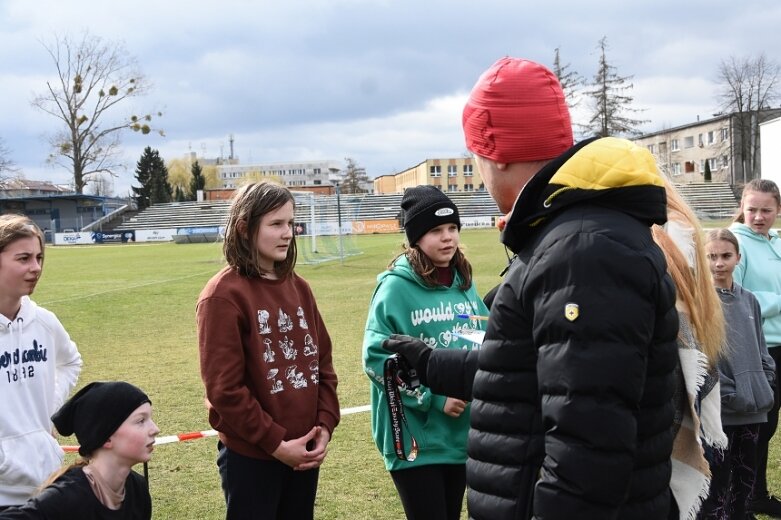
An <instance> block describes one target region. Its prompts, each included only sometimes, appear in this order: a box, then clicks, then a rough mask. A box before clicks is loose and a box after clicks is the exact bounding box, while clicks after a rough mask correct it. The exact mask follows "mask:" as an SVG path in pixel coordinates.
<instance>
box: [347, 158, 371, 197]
mask: <svg viewBox="0 0 781 520" xmlns="http://www.w3.org/2000/svg"><path fill="white" fill-rule="evenodd" d="M344 161H345V162H346V163H347V166H346V167H345V169H344V174H343V175H342V193H365V192H366V190H365V189H363V188H362V187H361V184H364V183H366V182H368V181H369V176H368V175H366V168H364V167H363V166H360V165H359V164H358V163H357V162H355V159H353V158H352V157H345V158H344Z"/></svg>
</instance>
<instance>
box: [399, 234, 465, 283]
mask: <svg viewBox="0 0 781 520" xmlns="http://www.w3.org/2000/svg"><path fill="white" fill-rule="evenodd" d="M405 255H406V257H407V261H408V262H409V265H410V267H412V270H413V271H415V274H417V275H418V276H420V278H421V279H422V280H423V283H424V284H425V285H426V286H428V287H436V286H437V285H439V282H438V281H437V268H436V266H435V265H434V263H433V262H432V261H431V259H430V258H429V257H428V256H427V255H426V253H424V252H423V251H422V250H421V249H420V247H418V246H417V245H415V246H413V247H410V246H409V245H407V244H406V243H405V244H404V252H403V253H401V254H400V255H398V256H396V258H394V259H393V260H392V261H391V263H390V264H389V265H388V269H393V268H394V266H395V265H396V260H398V259H399V257H401V256H405ZM450 267H452V268H453V269H455V270H456V272H457V273H458V275H459V276H460V277H461V284H460V285H459V286H458V288H459V289H461V290H462V291H463V290H466V289H469V288H470V287H471V286H472V264H470V263H469V260H467V259H466V255H464V252H463V251H462V250H461V246H460V245H459V246H458V247H457V248H456V252H455V254H454V255H453V258H451V259H450Z"/></svg>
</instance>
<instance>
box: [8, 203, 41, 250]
mask: <svg viewBox="0 0 781 520" xmlns="http://www.w3.org/2000/svg"><path fill="white" fill-rule="evenodd" d="M30 237H35V238H37V239H38V242H39V243H40V244H41V253H43V247H44V240H43V233H42V232H41V229H40V228H39V227H38V226H36V225H35V222H33V221H32V220H30V219H29V218H27V217H25V216H24V215H16V214H12V213H9V214H6V215H0V251H3V250H5V248H6V247H8V245H9V244H10V243H12V242H16V241H17V240H19V239H20V238H30Z"/></svg>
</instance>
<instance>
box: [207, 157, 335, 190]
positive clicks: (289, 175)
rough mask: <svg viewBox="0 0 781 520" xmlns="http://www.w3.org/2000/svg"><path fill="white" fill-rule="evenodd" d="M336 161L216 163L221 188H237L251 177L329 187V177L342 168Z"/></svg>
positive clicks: (289, 186)
mask: <svg viewBox="0 0 781 520" xmlns="http://www.w3.org/2000/svg"><path fill="white" fill-rule="evenodd" d="M342 168H343V167H342V164H341V163H339V162H338V161H328V160H324V161H299V162H286V163H266V164H226V165H218V166H217V178H218V179H219V180H220V183H221V187H222V188H237V187H239V186H240V185H241V184H243V182H244V181H245V180H246V179H248V178H250V179H252V178H255V179H261V178H273V179H276V180H278V181H279V182H281V183H283V184H284V185H285V186H287V187H288V188H291V189H295V188H296V187H304V186H331V185H332V182H331V178H332V176H333V175H337V174H339V173H340V172H341V171H342Z"/></svg>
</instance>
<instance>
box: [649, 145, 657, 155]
mask: <svg viewBox="0 0 781 520" xmlns="http://www.w3.org/2000/svg"><path fill="white" fill-rule="evenodd" d="M655 150H656V146H654V145H652V144H649V145H648V151H649V152H651V153H655Z"/></svg>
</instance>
